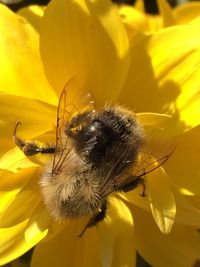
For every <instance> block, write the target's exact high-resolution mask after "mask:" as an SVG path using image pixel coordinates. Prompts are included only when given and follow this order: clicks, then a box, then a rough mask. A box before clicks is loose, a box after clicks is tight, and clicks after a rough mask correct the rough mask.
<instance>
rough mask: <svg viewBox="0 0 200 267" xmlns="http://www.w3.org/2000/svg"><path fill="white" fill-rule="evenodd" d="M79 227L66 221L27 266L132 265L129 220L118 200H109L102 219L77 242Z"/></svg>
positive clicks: (123, 206)
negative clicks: (63, 226) (106, 210)
mask: <svg viewBox="0 0 200 267" xmlns="http://www.w3.org/2000/svg"><path fill="white" fill-rule="evenodd" d="M80 225H81V227H83V226H84V225H83V223H81V224H80V223H79V222H78V221H77V220H71V221H67V224H66V227H65V228H64V229H63V230H62V231H61V232H60V233H59V234H58V235H57V236H55V237H54V238H52V239H50V240H49V241H46V242H43V243H41V244H39V245H38V246H37V247H36V249H35V251H34V254H33V260H32V265H31V266H32V267H34V266H37V267H40V266H49V267H51V266H52V267H53V266H57V267H64V266H71V267H79V266H82V267H93V266H99V267H100V266H113V267H118V266H131V264H134V261H135V253H134V238H133V219H132V216H131V214H130V212H129V209H128V208H127V207H126V205H125V204H124V203H123V202H122V201H121V200H118V199H117V198H115V197H112V198H111V199H110V202H109V206H108V212H107V217H106V219H105V220H104V221H102V222H99V224H98V225H97V227H92V228H90V229H88V230H87V231H86V232H85V234H84V236H83V237H81V238H78V237H77V234H78V233H79V229H80ZM58 247H59V250H57V249H56V248H58ZM77 255H79V257H77Z"/></svg>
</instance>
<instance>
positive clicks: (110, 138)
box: [13, 78, 173, 236]
mask: <svg viewBox="0 0 200 267" xmlns="http://www.w3.org/2000/svg"><path fill="white" fill-rule="evenodd" d="M76 85H77V80H76V79H74V78H72V79H71V80H69V81H68V82H67V84H66V86H65V87H64V89H63V91H62V93H61V96H60V99H59V104H58V109H57V127H56V143H55V146H48V145H46V146H44V147H41V146H39V145H37V143H36V142H33V141H25V140H23V139H21V138H19V137H18V136H17V134H16V131H17V127H18V125H19V124H20V123H19V122H18V123H17V124H16V127H15V130H14V133H13V139H14V142H15V144H16V145H17V146H18V147H19V148H20V149H21V150H22V151H23V152H24V154H25V155H27V156H32V155H34V154H37V153H41V154H44V153H53V154H54V156H53V160H52V161H51V162H50V163H49V164H48V166H47V167H46V169H45V171H44V173H43V175H42V176H41V178H40V181H39V184H40V188H41V192H42V196H43V199H44V203H45V204H46V207H47V208H48V210H49V212H50V214H51V215H52V217H54V218H55V219H57V220H60V219H63V218H82V217H84V216H91V219H90V220H89V222H88V223H87V225H86V226H85V228H84V229H83V231H82V232H81V234H80V235H79V236H82V235H83V233H84V232H85V230H86V229H87V228H88V227H91V226H93V225H95V224H96V223H98V222H99V221H101V220H102V219H104V217H105V215H106V209H107V202H106V200H107V197H108V196H109V195H110V194H111V193H113V192H116V191H123V192H128V191H130V190H133V189H134V188H136V187H137V186H138V185H142V186H143V194H142V195H144V192H145V184H144V180H143V177H144V176H145V175H146V174H147V173H149V172H151V171H153V170H155V169H156V168H158V167H159V166H161V165H162V164H164V163H165V162H166V161H167V160H168V158H169V157H170V155H171V154H172V152H173V149H171V148H170V149H169V150H168V152H164V154H163V153H162V152H163V151H162V150H161V153H159V154H158V157H155V156H154V155H153V156H152V153H151V152H150V153H148V152H147V153H146V152H145V153H146V156H145V153H144V151H143V152H142V150H143V148H144V147H145V146H146V135H144V131H143V127H142V126H141V124H140V123H139V122H138V120H137V118H136V115H135V114H134V113H133V112H131V111H129V110H128V109H126V108H124V107H121V106H119V105H105V106H104V107H102V108H101V109H99V110H97V109H95V108H94V106H93V102H92V101H90V100H89V99H90V98H88V96H87V97H86V98H85V97H84V95H83V94H82V93H81V90H80V88H79V90H78V92H80V96H79V97H78V96H77V94H76V92H77V90H76V89H77V88H76ZM70 94H71V95H70ZM69 99H71V102H68V100H69ZM88 100H89V101H88ZM77 107H78V108H77ZM141 155H144V157H141ZM139 158H140V160H139ZM142 158H143V160H141V159H142ZM139 161H140V163H139ZM133 169H134V170H133Z"/></svg>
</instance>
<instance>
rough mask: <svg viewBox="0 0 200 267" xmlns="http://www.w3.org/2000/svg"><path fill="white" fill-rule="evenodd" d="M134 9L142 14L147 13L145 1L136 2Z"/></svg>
mask: <svg viewBox="0 0 200 267" xmlns="http://www.w3.org/2000/svg"><path fill="white" fill-rule="evenodd" d="M134 7H135V8H136V9H137V10H139V11H140V12H145V6H144V1H143V0H136V1H135V4H134Z"/></svg>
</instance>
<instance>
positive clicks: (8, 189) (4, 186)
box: [0, 169, 33, 213]
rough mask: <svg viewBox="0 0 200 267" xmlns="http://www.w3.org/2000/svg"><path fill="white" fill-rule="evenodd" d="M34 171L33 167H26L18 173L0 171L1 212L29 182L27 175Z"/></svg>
mask: <svg viewBox="0 0 200 267" xmlns="http://www.w3.org/2000/svg"><path fill="white" fill-rule="evenodd" d="M32 172H33V170H32V169H26V170H23V171H21V172H19V173H17V174H14V173H11V172H8V171H0V189H1V190H0V198H1V201H0V212H1V213H2V211H3V210H4V209H6V207H7V205H8V203H10V202H11V201H13V199H14V198H15V196H16V195H17V194H18V193H19V192H20V190H21V188H22V187H23V186H24V185H25V184H26V183H27V177H30V176H31V173H32Z"/></svg>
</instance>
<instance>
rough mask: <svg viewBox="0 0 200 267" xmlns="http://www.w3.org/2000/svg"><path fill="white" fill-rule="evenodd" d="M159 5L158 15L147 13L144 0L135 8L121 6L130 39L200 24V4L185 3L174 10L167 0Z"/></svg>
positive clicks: (161, 0) (163, 0) (120, 11)
mask: <svg viewBox="0 0 200 267" xmlns="http://www.w3.org/2000/svg"><path fill="white" fill-rule="evenodd" d="M157 5H158V10H159V14H158V15H150V14H147V13H145V8H144V2H143V0H137V1H136V3H135V5H134V6H128V5H121V6H119V14H120V16H121V18H122V21H123V23H124V26H125V28H126V30H127V32H128V34H129V38H130V39H131V38H133V37H134V36H135V35H136V34H141V33H143V34H145V35H150V34H152V33H153V32H155V31H159V30H161V29H162V28H166V27H170V26H174V25H183V24H195V23H199V14H200V3H199V2H190V3H185V4H182V5H178V6H176V7H175V8H173V9H172V8H171V7H170V5H169V3H168V2H167V1H166V0H157Z"/></svg>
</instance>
